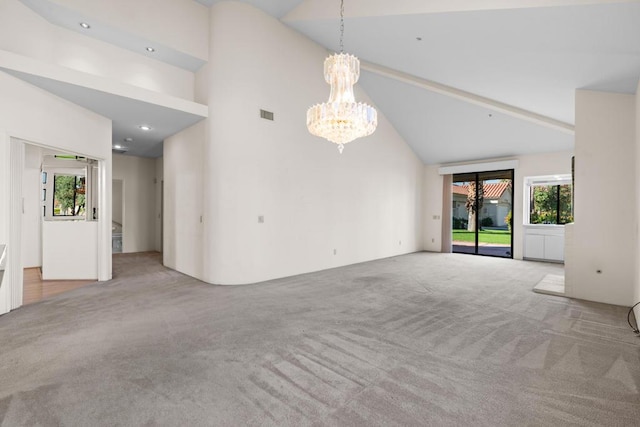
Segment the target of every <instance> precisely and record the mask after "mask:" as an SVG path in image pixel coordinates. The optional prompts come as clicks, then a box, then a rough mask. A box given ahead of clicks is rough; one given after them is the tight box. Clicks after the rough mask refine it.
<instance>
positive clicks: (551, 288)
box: [533, 274, 564, 296]
mask: <svg viewBox="0 0 640 427" xmlns="http://www.w3.org/2000/svg"><path fill="white" fill-rule="evenodd" d="M533 291H534V292H538V293H540V294H547V295H556V296H564V274H547V275H546V276H544V277H543V278H542V280H540V281H539V282H538V284H537V285H535V286H534V287H533Z"/></svg>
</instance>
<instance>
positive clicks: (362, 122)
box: [307, 0, 378, 153]
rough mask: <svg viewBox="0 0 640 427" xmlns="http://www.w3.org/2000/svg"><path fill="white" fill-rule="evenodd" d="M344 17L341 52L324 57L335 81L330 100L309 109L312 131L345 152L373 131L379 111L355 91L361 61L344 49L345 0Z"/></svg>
mask: <svg viewBox="0 0 640 427" xmlns="http://www.w3.org/2000/svg"><path fill="white" fill-rule="evenodd" d="M340 19H341V27H340V28H341V33H340V53H336V54H333V55H331V56H329V57H328V58H327V59H325V61H324V79H325V80H326V82H327V83H329V84H330V85H331V93H330V95H329V101H327V102H324V103H322V104H316V105H314V106H313V107H311V108H309V110H307V128H308V129H309V132H310V133H311V134H313V135H316V136H319V137H322V138H325V139H327V140H329V141H331V142H333V143H335V144H338V150H339V151H340V153H342V150H344V144H346V143H348V142H351V141H353V140H354V139H356V138H361V137H363V136H367V135H371V134H372V133H373V132H374V131H375V130H376V127H377V126H378V113H377V111H376V110H375V108H373V107H372V106H370V105H368V104H365V103H363V102H356V100H355V96H354V94H353V85H354V84H355V83H356V82H357V81H358V79H359V78H360V61H359V60H358V58H356V57H355V56H353V55H349V54H347V53H344V52H343V49H342V44H343V43H342V39H343V35H344V0H343V1H342V3H341V8H340Z"/></svg>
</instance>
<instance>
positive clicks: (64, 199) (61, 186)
mask: <svg viewBox="0 0 640 427" xmlns="http://www.w3.org/2000/svg"><path fill="white" fill-rule="evenodd" d="M85 182H86V181H85V177H84V176H83V175H62V174H60V175H58V174H56V175H54V177H53V216H54V217H56V216H57V217H61V216H62V217H69V216H73V217H84V216H85V206H86V200H85Z"/></svg>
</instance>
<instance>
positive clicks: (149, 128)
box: [138, 125, 151, 130]
mask: <svg viewBox="0 0 640 427" xmlns="http://www.w3.org/2000/svg"><path fill="white" fill-rule="evenodd" d="M138 127H139V128H140V129H142V130H151V126H147V125H140V126H138Z"/></svg>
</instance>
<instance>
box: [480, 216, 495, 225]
mask: <svg viewBox="0 0 640 427" xmlns="http://www.w3.org/2000/svg"><path fill="white" fill-rule="evenodd" d="M480 225H481V226H482V227H493V220H492V219H491V217H485V218H482V219H481V220H480Z"/></svg>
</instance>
